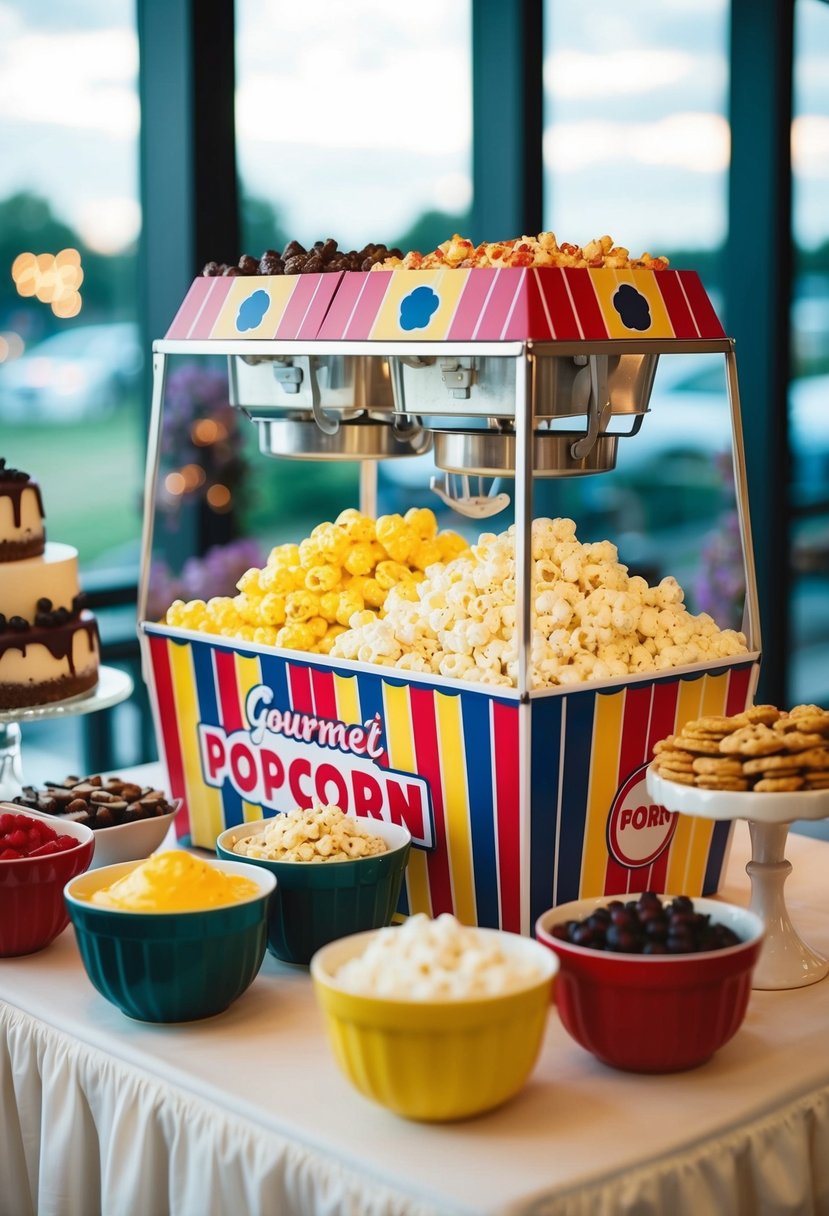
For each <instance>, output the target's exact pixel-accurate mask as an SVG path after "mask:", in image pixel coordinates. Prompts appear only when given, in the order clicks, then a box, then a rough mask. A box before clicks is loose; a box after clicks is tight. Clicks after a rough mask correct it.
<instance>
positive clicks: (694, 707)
mask: <svg viewBox="0 0 829 1216" xmlns="http://www.w3.org/2000/svg"><path fill="white" fill-rule="evenodd" d="M704 683H705V680H704V678H703V679H701V680H681V681H680V684H679V694H678V696H677V699H676V724H675V727H674V729H675V730H676V731H677V732H679V730H680V729H681V727H683V726H684V725H685V723H686V722H690V721H691V719H692V718H699V717H700V716H701V711H700V705H701V703H702V692H703V685H704Z"/></svg>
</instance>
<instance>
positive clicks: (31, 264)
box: [12, 249, 83, 318]
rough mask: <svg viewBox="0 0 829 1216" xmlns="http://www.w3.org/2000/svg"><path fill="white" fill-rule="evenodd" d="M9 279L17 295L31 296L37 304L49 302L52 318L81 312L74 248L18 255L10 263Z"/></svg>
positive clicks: (79, 272) (78, 262)
mask: <svg viewBox="0 0 829 1216" xmlns="http://www.w3.org/2000/svg"><path fill="white" fill-rule="evenodd" d="M12 279H13V280H14V285H15V287H16V288H17V294H18V295H20V296H23V297H26V298H31V297H32V296H35V297H36V298H37V299H38V300H39V301H40V302H41V304H49V305H51V308H52V312H53V313H54V314H55V316H56V317H61V318H67V317H76V316H77V315H78V313H79V312H80V311H81V307H82V304H83V301H82V299H81V294H80V291H79V288H80V286H81V283H83V270H82V268H81V255H80V253H79V252H78V250H77V249H61V251H60V252H59V253H57V254H52V253H38V254H34V253H29V252H26V253H21V254H18V256H17V257H16V258H15V259H14V261H13V262H12Z"/></svg>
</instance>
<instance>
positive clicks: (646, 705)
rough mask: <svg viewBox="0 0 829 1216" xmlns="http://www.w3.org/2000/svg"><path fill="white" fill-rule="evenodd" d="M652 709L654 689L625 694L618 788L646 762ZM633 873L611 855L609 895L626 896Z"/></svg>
mask: <svg viewBox="0 0 829 1216" xmlns="http://www.w3.org/2000/svg"><path fill="white" fill-rule="evenodd" d="M650 709H651V689H650V687H648V686H647V685H639V686H637V685H631V686H630V687H629V688H628V689H627V691H626V692H625V712H624V715H623V717H622V738H621V744H620V747H619V770H618V773H617V780H616V788H617V789H618V788H619V786H620V785H621V784H622V782H623V781H626V780H627V778H628V777H629V776H630V774H631V773H632V772H633V770H634V769H635V768H638V767H639V765H640V764H643V763H644V761H645V759H646V754H645V753H646V750H647V735H648V716H649V714H650ZM630 879H631V870H630V868H629V867H628V866H623V865H621V864H620V863H619V862H618V861H617V860H616V858H615V857H612V856H611V855H610V853H608V856H607V869H606V870H605V880H604V891H605V895H624V894H626V893H627V892H628V891H629V890H630Z"/></svg>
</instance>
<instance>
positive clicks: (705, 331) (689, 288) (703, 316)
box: [657, 270, 725, 338]
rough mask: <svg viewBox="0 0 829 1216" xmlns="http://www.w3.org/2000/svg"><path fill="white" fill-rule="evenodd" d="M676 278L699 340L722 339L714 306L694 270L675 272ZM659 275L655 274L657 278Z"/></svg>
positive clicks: (723, 334)
mask: <svg viewBox="0 0 829 1216" xmlns="http://www.w3.org/2000/svg"><path fill="white" fill-rule="evenodd" d="M676 275H677V278H678V279H679V281H680V282H681V284H682V286H683V288H684V290H685V295H686V296H687V297H688V304H689V305H690V308H691V312H692V313H693V314H694V320H695V321H696V323H697V328H698V329H699V333H700V337H701V338H724V337H725V330H724V329H723V327H722V325H721V324H720V319H719V317H718V316H717V314H716V313H715V312H714V306H713V304H712V303H711V301H710V300H709V299H708V296H707V295H706V293H705V288H704V287H703V285H702V283H701V282H700V277H699V275H698V274H697V273H696V271H694V270H677V271H676ZM658 277H659V274H658V273H657V278H658Z"/></svg>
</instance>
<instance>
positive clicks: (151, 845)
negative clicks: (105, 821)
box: [51, 802, 180, 870]
mask: <svg viewBox="0 0 829 1216" xmlns="http://www.w3.org/2000/svg"><path fill="white" fill-rule="evenodd" d="M179 805H180V803H178V802H177V803H175V805H174V807H173V809H172V811H169V812H168V813H167V814H166V815H155V816H153V818H152V819H135V820H133V822H132V823H119V824H118V825H117V826H116V827H111V828H95V830H94V832H93V833H92V835H93V836H94V837H95V854H94V856H93V858H92V864H91V865H90V867H89V868H90V870H97V869H100V867H101V866H112V865H116V864H117V863H118V862H121V861H143V860H144V858H145V857H149V856H150V854H151V853H154V852H155V851H156V849H157V848H158V847H159V846H160V845H161V843H162V841H163V840H164V837H165V836H166V835H167V833H168V832H169V830H170V825H171V824H172V822H173V820H174V819H175V816H176V811H177V810H178V808H179ZM51 818H52V819H59V818H60V817H59V816H51Z"/></svg>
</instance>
